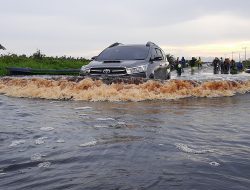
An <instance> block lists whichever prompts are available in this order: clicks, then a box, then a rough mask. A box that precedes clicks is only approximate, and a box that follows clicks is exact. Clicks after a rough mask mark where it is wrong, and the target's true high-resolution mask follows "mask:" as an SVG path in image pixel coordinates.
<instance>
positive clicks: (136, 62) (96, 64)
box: [86, 60, 147, 68]
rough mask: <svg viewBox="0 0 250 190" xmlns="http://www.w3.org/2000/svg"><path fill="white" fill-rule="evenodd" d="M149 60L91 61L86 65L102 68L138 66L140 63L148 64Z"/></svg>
mask: <svg viewBox="0 0 250 190" xmlns="http://www.w3.org/2000/svg"><path fill="white" fill-rule="evenodd" d="M146 64H147V62H146V61H145V60H131V61H121V62H120V63H115V62H114V63H104V62H103V61H91V62H90V63H89V64H88V65H87V66H86V67H88V68H93V67H99V68H100V67H101V68H104V67H105V68H109V67H126V68H131V67H137V66H140V65H146Z"/></svg>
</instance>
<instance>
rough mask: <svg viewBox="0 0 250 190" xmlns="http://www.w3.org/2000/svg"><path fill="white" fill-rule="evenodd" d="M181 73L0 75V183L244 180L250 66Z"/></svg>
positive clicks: (148, 185)
mask: <svg viewBox="0 0 250 190" xmlns="http://www.w3.org/2000/svg"><path fill="white" fill-rule="evenodd" d="M181 79H183V80H179V79H178V80H172V81H170V82H167V83H162V82H152V81H149V82H146V83H142V84H139V85H131V84H113V85H106V84H103V83H102V82H100V81H92V80H85V81H80V82H75V81H68V80H66V79H59V80H52V79H44V78H43V79H42V78H39V79H35V78H4V79H0V93H1V94H2V95H0V121H1V122H0V155H1V156H0V189H1V190H2V189H3V190H5V189H8V190H19V189H23V190H26V189H46V190H47V189H60V190H61V189H105V190H106V189H225V190H226V189H249V187H250V172H249V171H250V125H249V123H250V117H249V115H250V109H249V107H250V94H249V93H247V92H248V91H249V86H250V85H249V76H248V75H237V76H230V75H228V76H221V75H218V76H216V77H214V76H213V75H211V74H209V73H207V74H206V72H203V73H201V74H196V75H193V76H190V75H188V74H186V73H185V75H184V76H183V77H182V78H181ZM102 91H103V92H102ZM119 93H120V94H119ZM235 94H236V95H235ZM18 97H25V98H18ZM126 97H127V98H126ZM40 98H43V99H40ZM59 99H60V100H59ZM75 100H85V101H75Z"/></svg>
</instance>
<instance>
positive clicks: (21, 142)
mask: <svg viewBox="0 0 250 190" xmlns="http://www.w3.org/2000/svg"><path fill="white" fill-rule="evenodd" d="M25 142H26V141H25V140H14V141H12V142H11V144H10V145H9V146H10V147H15V146H18V145H20V144H24V143H25Z"/></svg>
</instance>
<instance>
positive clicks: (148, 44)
mask: <svg viewBox="0 0 250 190" xmlns="http://www.w3.org/2000/svg"><path fill="white" fill-rule="evenodd" d="M151 45H155V46H156V44H155V43H153V42H150V41H149V42H147V43H146V46H148V47H150V46H151Z"/></svg>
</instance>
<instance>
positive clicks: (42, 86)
mask: <svg viewBox="0 0 250 190" xmlns="http://www.w3.org/2000/svg"><path fill="white" fill-rule="evenodd" d="M248 91H250V80H244V81H243V80H203V81H196V80H183V79H174V80H170V81H165V82H160V81H146V82H143V83H140V84H126V83H113V84H110V85H107V84H105V83H103V82H102V81H101V80H92V79H83V80H80V81H79V80H77V81H76V80H75V81H70V80H68V79H67V78H56V79H52V78H48V79H45V78H12V77H5V78H1V79H0V93H1V94H4V95H7V96H12V97H28V98H43V99H56V100H58V99H59V100H84V101H144V100H169V99H179V98H186V97H225V96H233V95H235V94H236V93H241V94H244V93H246V92H248Z"/></svg>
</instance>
